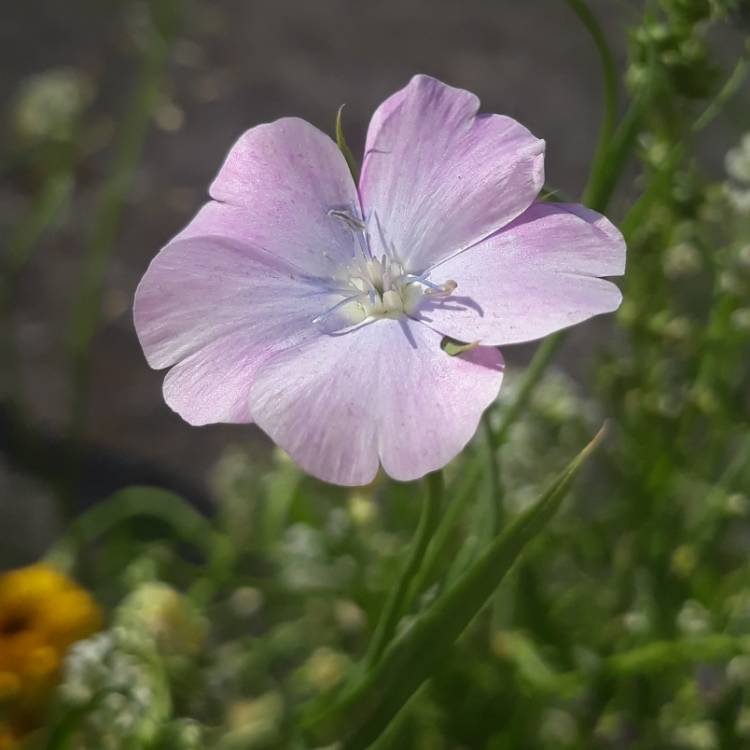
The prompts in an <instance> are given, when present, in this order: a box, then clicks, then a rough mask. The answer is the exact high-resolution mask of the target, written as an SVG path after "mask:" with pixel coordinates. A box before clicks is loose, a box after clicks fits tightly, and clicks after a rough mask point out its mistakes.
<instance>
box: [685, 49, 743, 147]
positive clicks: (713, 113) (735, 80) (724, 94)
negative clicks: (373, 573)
mask: <svg viewBox="0 0 750 750" xmlns="http://www.w3.org/2000/svg"><path fill="white" fill-rule="evenodd" d="M749 69H750V60H748V58H747V57H741V58H740V59H739V60H738V62H737V64H736V65H735V66H734V69H733V70H732V73H731V75H730V76H729V78H727V80H726V82H725V83H724V85H723V86H722V87H721V89H719V93H718V94H716V96H715V97H714V99H713V101H711V103H710V104H709V105H708V106H707V107H706V109H704V110H703V112H702V114H701V115H700V117H698V119H697V120H696V121H695V122H694V123H693V128H692V129H693V132H694V133H699V132H700V131H701V130H703V129H704V128H705V127H707V126H708V125H709V124H710V123H711V122H712V121H713V120H714V119H715V118H716V117H717V115H719V114H720V113H721V110H722V109H723V108H724V105H725V104H726V103H727V102H728V101H729V100H730V99H731V98H732V97H733V96H734V95H735V94H736V93H737V91H739V89H740V86H742V82H743V81H744V80H745V77H746V76H747V73H748V70H749Z"/></svg>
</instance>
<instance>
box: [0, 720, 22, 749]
mask: <svg viewBox="0 0 750 750" xmlns="http://www.w3.org/2000/svg"><path fill="white" fill-rule="evenodd" d="M20 748H21V743H20V742H19V739H18V735H16V733H15V732H14V731H13V730H12V729H11V728H10V727H9V726H7V725H6V724H3V723H0V750H20Z"/></svg>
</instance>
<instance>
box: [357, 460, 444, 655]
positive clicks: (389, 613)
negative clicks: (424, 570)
mask: <svg viewBox="0 0 750 750" xmlns="http://www.w3.org/2000/svg"><path fill="white" fill-rule="evenodd" d="M442 498H443V475H442V473H441V472H439V471H436V472H434V473H432V474H429V475H428V476H427V491H426V492H425V493H424V494H423V496H422V512H421V515H420V517H419V523H418V525H417V530H416V532H415V534H414V541H413V542H412V547H411V551H410V552H409V558H408V560H407V561H406V565H405V567H404V570H403V573H402V574H401V578H400V580H399V582H398V585H397V586H396V587H395V588H394V589H391V592H390V594H389V596H388V599H387V600H386V603H385V607H384V608H383V612H382V614H381V616H380V619H379V620H378V624H377V627H376V628H375V633H374V635H373V637H372V640H371V641H370V646H369V648H368V650H367V655H366V656H365V666H366V668H368V669H369V668H372V667H374V666H375V665H376V664H377V663H378V662H379V661H380V658H381V657H382V655H383V652H384V651H385V649H386V647H387V646H388V644H389V643H390V642H391V640H392V639H393V635H394V633H395V632H396V626H397V625H398V622H399V620H400V619H401V617H402V615H403V614H404V612H403V610H404V608H405V605H406V604H407V603H408V601H409V599H408V596H407V595H408V593H409V588H410V586H411V583H412V581H413V580H414V577H415V576H416V575H417V573H418V571H419V569H420V567H421V565H422V560H423V559H424V556H425V552H426V550H427V546H428V544H429V543H430V539H431V538H432V532H433V530H434V527H435V522H436V520H437V516H438V510H439V508H440V504H441V502H442Z"/></svg>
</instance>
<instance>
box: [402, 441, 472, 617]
mask: <svg viewBox="0 0 750 750" xmlns="http://www.w3.org/2000/svg"><path fill="white" fill-rule="evenodd" d="M483 468H484V461H483V460H482V457H481V455H479V454H477V455H475V456H473V457H472V459H471V461H470V462H469V465H468V466H467V467H466V471H465V472H464V473H463V474H462V476H461V479H460V482H459V483H458V486H457V487H455V488H453V490H452V491H451V492H449V497H450V499H449V501H448V504H447V506H446V508H445V510H444V511H443V513H442V514H441V516H440V523H439V524H438V527H437V529H436V530H435V533H434V534H433V536H432V541H431V542H430V544H429V546H428V547H427V552H426V554H425V558H424V562H423V563H422V566H421V567H420V569H419V571H418V572H417V574H416V575H415V576H414V579H413V580H412V583H411V586H410V587H409V592H408V594H407V596H406V600H405V601H404V608H407V607H409V606H410V605H411V603H412V602H413V601H414V600H415V599H416V598H417V596H419V594H420V593H422V592H423V591H425V590H426V589H427V587H428V586H429V585H430V584H431V583H432V582H433V581H434V580H435V578H436V577H437V574H438V567H439V565H440V561H441V560H442V559H443V558H444V557H445V555H446V554H447V548H448V544H449V542H450V539H451V534H452V533H453V529H454V527H455V525H456V523H457V522H458V519H459V517H460V516H461V513H462V512H463V511H464V510H465V508H466V502H467V500H468V499H469V497H470V496H471V495H472V493H473V492H474V488H475V487H476V485H477V482H479V480H480V479H481V478H482V469H483Z"/></svg>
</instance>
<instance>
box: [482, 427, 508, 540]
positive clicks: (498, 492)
mask: <svg viewBox="0 0 750 750" xmlns="http://www.w3.org/2000/svg"><path fill="white" fill-rule="evenodd" d="M482 421H483V422H484V431H485V436H486V438H487V475H488V477H487V478H488V484H489V486H488V488H487V519H486V520H487V531H488V533H489V536H490V538H492V537H493V536H495V534H497V533H498V531H500V527H501V526H502V519H503V493H502V487H501V486H500V459H499V455H498V452H497V450H495V446H496V445H497V443H496V441H495V431H494V430H493V428H492V424H491V422H490V414H489V413H487V414H485V416H484V419H483V420H482Z"/></svg>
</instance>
